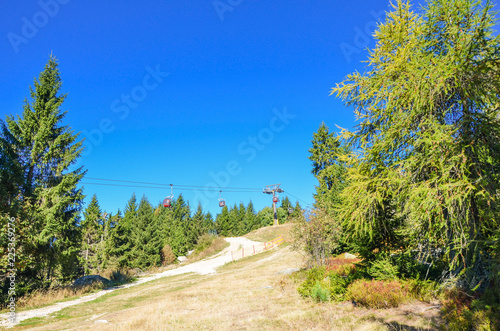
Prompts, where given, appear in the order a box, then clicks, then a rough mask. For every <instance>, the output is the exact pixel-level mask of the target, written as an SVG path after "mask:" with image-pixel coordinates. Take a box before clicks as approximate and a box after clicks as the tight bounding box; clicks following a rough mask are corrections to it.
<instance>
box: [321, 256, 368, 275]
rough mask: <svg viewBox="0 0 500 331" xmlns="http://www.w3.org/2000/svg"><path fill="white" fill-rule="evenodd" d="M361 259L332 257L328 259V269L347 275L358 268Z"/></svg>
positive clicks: (326, 265)
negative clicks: (357, 264)
mask: <svg viewBox="0 0 500 331" xmlns="http://www.w3.org/2000/svg"><path fill="white" fill-rule="evenodd" d="M359 261H361V260H360V259H346V258H343V257H331V258H329V259H328V260H326V263H325V267H326V270H327V271H333V272H335V273H337V274H338V275H340V276H347V275H349V274H350V273H352V272H353V271H354V270H355V269H356V264H355V263H358V262H359Z"/></svg>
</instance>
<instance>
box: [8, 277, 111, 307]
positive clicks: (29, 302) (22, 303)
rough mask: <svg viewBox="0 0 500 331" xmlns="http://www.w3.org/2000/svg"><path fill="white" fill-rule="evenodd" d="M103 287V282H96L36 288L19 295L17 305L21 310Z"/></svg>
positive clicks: (67, 298) (77, 295)
mask: <svg viewBox="0 0 500 331" xmlns="http://www.w3.org/2000/svg"><path fill="white" fill-rule="evenodd" d="M102 288H103V286H102V284H97V283H96V284H93V285H88V286H78V287H73V286H66V287H61V288H53V289H47V290H36V291H33V292H32V293H30V294H29V295H26V296H23V297H19V298H18V299H17V302H16V307H17V309H21V310H23V309H31V308H39V307H42V306H46V305H49V304H52V303H55V302H60V301H63V300H69V299H71V298H75V297H79V296H81V295H84V294H87V293H91V292H95V291H98V290H100V289H102Z"/></svg>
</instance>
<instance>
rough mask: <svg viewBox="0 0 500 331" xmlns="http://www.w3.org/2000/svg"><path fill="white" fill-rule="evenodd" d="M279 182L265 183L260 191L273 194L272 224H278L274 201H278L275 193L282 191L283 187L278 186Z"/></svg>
mask: <svg viewBox="0 0 500 331" xmlns="http://www.w3.org/2000/svg"><path fill="white" fill-rule="evenodd" d="M280 185H281V184H272V185H266V186H265V187H264V189H263V190H262V193H265V194H272V195H273V210H274V225H279V223H278V213H277V212H276V202H278V200H279V199H278V195H277V193H283V192H285V191H283V189H282V188H281V187H280Z"/></svg>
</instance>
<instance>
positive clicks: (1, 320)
mask: <svg viewBox="0 0 500 331" xmlns="http://www.w3.org/2000/svg"><path fill="white" fill-rule="evenodd" d="M225 240H226V241H227V242H228V243H229V247H226V248H225V249H224V250H223V251H222V252H220V253H218V254H216V255H215V256H212V257H209V258H207V259H204V260H201V261H198V262H194V263H191V264H188V265H184V266H180V267H178V268H175V269H171V270H167V271H164V272H161V273H158V274H155V275H151V276H146V277H141V278H139V280H138V281H136V282H134V283H130V284H126V285H122V286H116V287H112V288H108V289H104V290H102V291H99V292H97V293H93V294H89V295H85V296H83V297H81V298H79V299H75V300H71V301H66V302H59V303H56V304H53V305H51V306H47V307H43V308H37V309H31V310H25V311H21V312H19V313H17V314H16V323H15V324H17V323H19V322H21V321H24V320H26V319H29V318H34V317H45V316H48V315H49V314H52V313H54V312H56V311H59V310H61V309H63V308H66V307H70V306H74V305H78V304H80V303H84V302H88V301H92V300H95V299H97V298H99V297H100V296H103V295H105V294H107V293H110V292H113V291H116V290H118V289H122V288H129V287H132V286H136V285H139V284H143V283H146V282H149V281H152V280H155V279H159V278H163V277H169V276H175V275H180V274H185V273H190V272H193V273H198V274H200V275H208V274H214V273H215V272H216V271H215V269H217V268H218V267H220V266H223V265H224V264H226V263H228V262H231V261H232V257H231V252H232V251H234V250H237V249H239V248H241V247H249V246H252V245H258V244H261V243H260V242H256V241H252V240H249V239H247V238H243V237H232V238H225ZM8 317H9V314H8V313H6V314H1V315H0V326H10V325H12V324H11V323H10V322H9V320H8Z"/></svg>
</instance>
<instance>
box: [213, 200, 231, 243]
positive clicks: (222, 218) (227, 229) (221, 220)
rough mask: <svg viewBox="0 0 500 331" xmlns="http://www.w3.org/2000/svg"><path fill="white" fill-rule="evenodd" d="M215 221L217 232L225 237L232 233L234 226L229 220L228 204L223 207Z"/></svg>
mask: <svg viewBox="0 0 500 331" xmlns="http://www.w3.org/2000/svg"><path fill="white" fill-rule="evenodd" d="M215 223H216V227H217V233H219V234H220V235H221V236H225V237H227V236H230V235H231V234H230V233H231V232H232V228H231V224H230V221H229V210H228V208H227V206H224V207H222V211H221V213H220V214H218V215H217V218H216V220H215Z"/></svg>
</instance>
